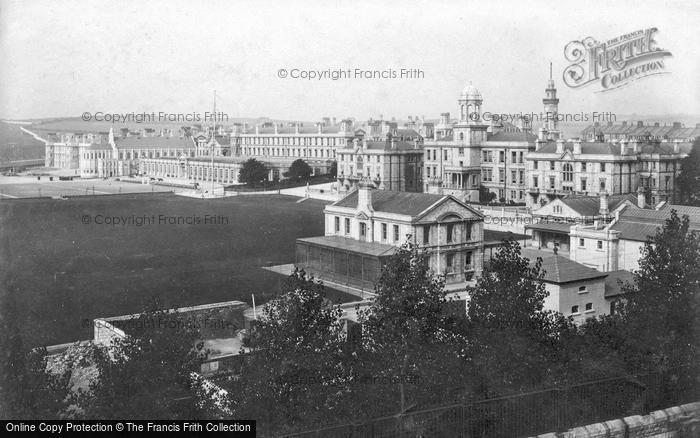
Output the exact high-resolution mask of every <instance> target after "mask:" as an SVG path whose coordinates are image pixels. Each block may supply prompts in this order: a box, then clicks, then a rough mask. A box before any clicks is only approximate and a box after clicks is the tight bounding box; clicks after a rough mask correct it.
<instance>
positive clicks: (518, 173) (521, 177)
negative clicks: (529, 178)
mask: <svg viewBox="0 0 700 438" xmlns="http://www.w3.org/2000/svg"><path fill="white" fill-rule="evenodd" d="M505 178H506V172H505V170H504V169H499V170H498V181H495V182H506V181H505ZM481 179H482V180H483V181H488V182H494V181H493V169H482V170H481ZM510 183H511V184H525V171H524V170H511V171H510Z"/></svg>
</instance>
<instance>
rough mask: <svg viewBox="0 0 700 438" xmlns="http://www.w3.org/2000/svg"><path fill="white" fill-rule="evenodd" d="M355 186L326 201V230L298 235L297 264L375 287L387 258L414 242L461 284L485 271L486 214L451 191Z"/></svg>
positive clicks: (450, 280)
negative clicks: (343, 194) (314, 234)
mask: <svg viewBox="0 0 700 438" xmlns="http://www.w3.org/2000/svg"><path fill="white" fill-rule="evenodd" d="M373 187H374V184H373V183H372V182H371V181H370V180H363V181H362V182H361V183H360V184H359V187H358V189H357V190H354V191H352V192H351V193H349V194H348V195H346V196H345V197H343V198H342V199H340V200H339V201H337V202H335V203H333V204H331V205H329V206H327V207H326V208H325V210H324V214H325V235H324V236H320V237H311V238H305V239H297V255H296V265H297V266H299V267H303V268H304V269H305V270H307V271H309V272H312V273H314V274H315V275H317V276H318V277H320V278H321V279H324V280H327V281H332V282H335V283H340V284H348V285H352V286H355V287H362V288H366V289H370V290H371V289H372V287H373V285H374V283H375V282H376V281H377V279H378V278H379V277H378V276H379V273H380V270H381V266H382V263H383V260H384V259H385V258H386V257H388V256H390V255H391V254H393V253H394V251H395V249H396V247H397V246H400V245H402V244H403V243H405V242H413V243H415V244H416V245H418V246H420V247H421V248H424V249H426V250H427V251H429V253H430V266H431V268H432V269H433V271H434V272H435V273H437V274H443V275H444V276H445V281H446V283H447V285H448V289H450V290H459V289H460V288H463V287H464V286H466V282H467V281H469V280H471V279H473V278H474V277H475V276H478V275H480V274H481V270H482V263H483V254H484V249H483V240H484V237H483V220H484V219H483V216H482V215H481V214H480V213H479V212H478V211H476V210H474V209H473V208H471V207H469V206H467V205H466V204H464V203H463V202H461V201H460V200H458V199H457V198H455V197H453V196H449V195H433V194H427V193H409V192H395V191H390V190H375V189H374V188H373Z"/></svg>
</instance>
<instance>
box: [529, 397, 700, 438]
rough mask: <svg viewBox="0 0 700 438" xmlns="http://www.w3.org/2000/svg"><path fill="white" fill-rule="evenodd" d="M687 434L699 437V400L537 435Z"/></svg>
mask: <svg viewBox="0 0 700 438" xmlns="http://www.w3.org/2000/svg"><path fill="white" fill-rule="evenodd" d="M673 437H678V438H686V437H687V438H691V437H700V402H695V403H689V404H685V405H682V406H674V407H672V408H668V409H662V410H660V411H654V412H652V413H650V414H648V415H633V416H631V417H625V418H619V419H616V420H610V421H606V422H603V423H595V424H589V425H587V426H580V427H575V428H573V429H569V430H567V431H566V432H560V433H556V432H552V433H547V434H543V435H537V438H673Z"/></svg>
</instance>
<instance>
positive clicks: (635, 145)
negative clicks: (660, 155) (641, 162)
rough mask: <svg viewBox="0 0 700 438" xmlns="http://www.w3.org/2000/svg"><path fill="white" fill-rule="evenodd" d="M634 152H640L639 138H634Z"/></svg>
mask: <svg viewBox="0 0 700 438" xmlns="http://www.w3.org/2000/svg"><path fill="white" fill-rule="evenodd" d="M632 153H634V154H638V153H639V140H637V139H636V138H635V139H634V140H632Z"/></svg>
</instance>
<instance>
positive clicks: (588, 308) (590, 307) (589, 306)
mask: <svg viewBox="0 0 700 438" xmlns="http://www.w3.org/2000/svg"><path fill="white" fill-rule="evenodd" d="M585 309H586V310H585V311H586V312H590V311H592V310H593V303H586V306H585ZM578 313H579V306H578V305H576V306H571V314H572V315H576V314H578Z"/></svg>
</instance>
